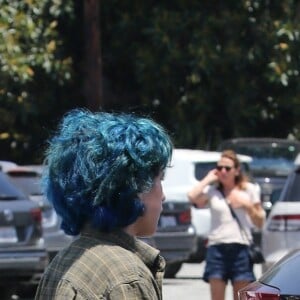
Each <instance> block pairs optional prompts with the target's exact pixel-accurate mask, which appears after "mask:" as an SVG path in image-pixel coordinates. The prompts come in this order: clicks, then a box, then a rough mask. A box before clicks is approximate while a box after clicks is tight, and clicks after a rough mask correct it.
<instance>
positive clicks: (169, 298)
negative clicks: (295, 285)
mask: <svg viewBox="0 0 300 300" xmlns="http://www.w3.org/2000/svg"><path fill="white" fill-rule="evenodd" d="M203 268H204V263H201V264H198V263H193V264H190V263H188V264H187V263H186V264H184V265H183V266H182V268H181V269H180V271H179V272H178V273H177V275H176V278H175V279H165V280H164V284H163V299H164V300H174V299H176V300H177V299H178V300H180V299H188V300H196V299H197V300H199V299H203V300H209V299H210V294H209V285H208V284H207V283H205V282H204V281H203V280H202V278H201V276H202V273H203ZM254 271H255V275H256V277H257V278H258V277H259V276H260V275H261V266H260V265H255V267H254ZM227 299H228V300H232V299H233V298H232V292H231V286H229V285H228V287H227V290H226V300H227Z"/></svg>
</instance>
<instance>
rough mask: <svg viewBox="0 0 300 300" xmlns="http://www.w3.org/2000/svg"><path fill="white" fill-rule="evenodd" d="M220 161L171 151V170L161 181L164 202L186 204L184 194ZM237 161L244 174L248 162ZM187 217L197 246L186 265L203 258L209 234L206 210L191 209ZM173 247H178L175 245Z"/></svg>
mask: <svg viewBox="0 0 300 300" xmlns="http://www.w3.org/2000/svg"><path fill="white" fill-rule="evenodd" d="M220 157H221V153H220V152H214V151H204V150H191V149H175V150H174V152H173V158H172V162H171V167H170V168H168V169H167V171H166V175H165V179H164V181H163V187H164V192H165V195H166V198H167V199H168V200H172V202H173V203H176V202H182V203H189V201H188V198H187V192H188V191H189V190H190V189H191V188H192V187H193V186H194V185H195V184H196V182H197V180H201V179H202V178H203V177H204V176H205V175H206V174H207V173H208V172H209V171H210V170H212V169H213V168H215V166H216V164H217V162H218V160H219V159H220ZM239 159H240V160H241V162H242V167H243V169H244V171H245V172H248V171H249V163H250V162H251V158H250V157H248V156H244V155H239ZM191 213H192V224H193V225H194V227H195V229H196V235H197V246H196V249H195V251H193V252H192V253H191V255H190V258H189V261H192V262H202V261H203V260H204V258H205V253H206V243H207V237H208V233H209V231H210V220H211V216H210V210H209V208H201V209H197V208H194V207H192V208H191ZM177 244H178V245H180V244H179V242H178V243H177Z"/></svg>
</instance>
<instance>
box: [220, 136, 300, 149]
mask: <svg viewBox="0 0 300 300" xmlns="http://www.w3.org/2000/svg"><path fill="white" fill-rule="evenodd" d="M247 142H259V143H272V142H273V143H280V144H293V145H297V146H299V148H300V142H299V141H298V140H292V139H283V138H273V137H241V138H232V139H227V140H224V141H222V142H221V144H220V145H223V144H227V143H231V144H237V143H247Z"/></svg>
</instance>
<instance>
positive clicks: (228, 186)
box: [223, 183, 235, 195]
mask: <svg viewBox="0 0 300 300" xmlns="http://www.w3.org/2000/svg"><path fill="white" fill-rule="evenodd" d="M234 188H235V183H232V184H231V183H230V184H226V185H223V192H224V193H225V195H229V194H230V193H231V191H232V190H233V189H234Z"/></svg>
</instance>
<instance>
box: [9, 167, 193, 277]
mask: <svg viewBox="0 0 300 300" xmlns="http://www.w3.org/2000/svg"><path fill="white" fill-rule="evenodd" d="M6 173H7V174H8V175H9V177H10V179H11V181H12V183H14V184H15V185H17V186H18V187H19V188H21V189H22V190H23V191H24V192H25V193H26V194H27V195H29V197H30V199H31V200H32V201H34V202H36V203H38V204H39V205H40V207H41V208H42V212H43V228H44V239H45V246H46V249H47V251H48V253H49V258H50V260H51V259H52V258H53V257H54V256H55V255H56V253H57V252H58V251H59V250H61V249H62V248H64V247H65V246H67V245H68V244H69V243H70V242H71V241H72V240H73V239H74V237H71V236H69V235H66V234H65V233H64V232H63V231H62V230H61V229H60V225H61V218H60V217H59V216H58V215H57V214H56V212H55V210H54V209H53V207H52V205H51V204H50V203H49V201H48V200H47V199H46V197H45V196H44V195H43V194H42V191H41V186H40V179H41V174H42V166H39V165H30V166H13V167H11V168H7V169H6ZM195 236H196V235H195V230H194V228H193V226H192V225H191V209H190V206H189V205H188V204H187V203H186V202H184V203H180V202H176V203H174V202H173V201H172V200H171V199H168V198H167V199H166V201H165V202H164V203H163V211H162V214H161V216H160V219H159V224H158V228H157V232H156V233H155V234H154V235H153V236H152V237H150V238H144V239H143V240H144V241H146V242H147V243H149V244H151V245H152V246H154V247H156V248H158V249H159V250H160V251H161V254H162V255H163V256H164V257H165V259H166V262H167V266H166V272H165V277H168V278H172V277H174V276H175V275H176V273H177V272H178V270H179V269H180V267H181V265H182V263H183V262H185V261H186V260H187V259H188V257H189V255H190V253H191V252H192V251H193V248H194V247H195V243H196V242H195Z"/></svg>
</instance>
